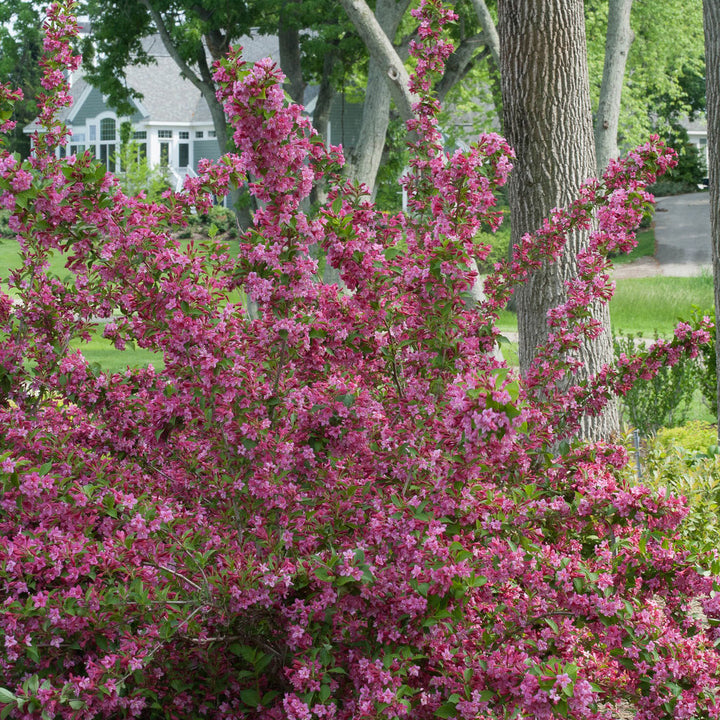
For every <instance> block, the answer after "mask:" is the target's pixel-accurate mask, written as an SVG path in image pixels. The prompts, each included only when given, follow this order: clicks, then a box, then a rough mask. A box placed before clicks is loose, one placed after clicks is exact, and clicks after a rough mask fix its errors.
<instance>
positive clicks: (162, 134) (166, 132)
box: [158, 130, 172, 138]
mask: <svg viewBox="0 0 720 720" xmlns="http://www.w3.org/2000/svg"><path fill="white" fill-rule="evenodd" d="M158 137H159V138H171V137H172V130H158Z"/></svg>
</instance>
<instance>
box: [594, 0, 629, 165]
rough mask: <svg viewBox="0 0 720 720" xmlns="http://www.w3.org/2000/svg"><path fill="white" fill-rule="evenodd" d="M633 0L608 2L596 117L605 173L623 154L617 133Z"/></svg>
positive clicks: (597, 147) (599, 159)
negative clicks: (603, 60)
mask: <svg viewBox="0 0 720 720" xmlns="http://www.w3.org/2000/svg"><path fill="white" fill-rule="evenodd" d="M632 3H633V0H609V4H608V27H607V34H606V36H605V64H604V66H603V77H602V84H601V86H600V102H599V104H598V111H597V115H596V117H595V154H596V156H597V174H598V176H600V175H602V173H603V172H604V170H605V168H606V167H607V166H608V163H609V162H610V160H611V159H613V158H616V157H617V156H618V154H619V151H618V144H617V135H618V121H619V118H620V98H621V95H622V89H623V81H624V78H625V65H626V64H627V58H628V53H629V52H630V45H632V41H633V31H632V30H631V28H630V10H631V8H632Z"/></svg>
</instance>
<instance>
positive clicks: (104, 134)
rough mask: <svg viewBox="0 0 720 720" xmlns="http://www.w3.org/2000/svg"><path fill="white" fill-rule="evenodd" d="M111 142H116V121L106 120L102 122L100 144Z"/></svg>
mask: <svg viewBox="0 0 720 720" xmlns="http://www.w3.org/2000/svg"><path fill="white" fill-rule="evenodd" d="M108 140H111V141H112V142H115V120H114V119H113V118H105V119H103V120H101V121H100V142H103V141H108Z"/></svg>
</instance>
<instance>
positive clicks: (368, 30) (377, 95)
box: [340, 0, 416, 193]
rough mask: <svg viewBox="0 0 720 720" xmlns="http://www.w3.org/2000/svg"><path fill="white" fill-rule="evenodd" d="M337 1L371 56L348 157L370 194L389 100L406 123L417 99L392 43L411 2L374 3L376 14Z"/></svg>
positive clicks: (361, 0) (354, 2) (347, 0)
mask: <svg viewBox="0 0 720 720" xmlns="http://www.w3.org/2000/svg"><path fill="white" fill-rule="evenodd" d="M340 2H341V4H342V6H343V8H345V12H346V13H347V14H348V17H349V18H350V20H351V22H352V23H353V25H354V26H355V29H356V30H357V31H358V34H359V35H360V37H361V38H362V40H363V42H364V43H365V46H366V47H367V48H368V51H369V53H370V63H369V66H368V82H367V88H366V91H365V103H364V106H363V117H362V124H361V127H360V135H359V138H358V142H357V146H356V149H355V151H354V152H353V154H352V157H351V158H349V162H348V174H349V175H350V176H351V177H352V178H353V179H355V180H357V181H358V182H361V183H365V184H366V185H367V186H368V188H369V189H370V191H371V193H372V191H373V189H374V186H375V178H376V176H377V171H378V168H379V167H380V161H381V160H382V152H383V148H384V147H385V136H386V135H387V128H388V124H389V122H390V101H391V100H394V101H395V106H396V107H397V108H398V112H399V113H400V115H401V117H402V118H403V120H408V119H409V118H411V117H412V115H413V111H412V105H413V103H414V102H415V100H416V98H415V97H413V95H412V93H411V92H410V90H409V88H408V84H409V81H410V78H409V76H408V73H407V70H405V66H404V65H403V63H402V61H401V59H400V57H399V56H398V54H397V51H396V50H395V48H394V47H393V44H392V41H391V38H394V37H395V33H396V32H397V29H398V26H399V24H400V21H401V20H402V17H403V15H404V14H405V11H406V10H407V8H408V6H409V4H410V1H409V0H399V1H396V0H377V4H376V6H375V14H373V12H372V10H370V8H369V7H368V5H367V3H366V2H365V0H340Z"/></svg>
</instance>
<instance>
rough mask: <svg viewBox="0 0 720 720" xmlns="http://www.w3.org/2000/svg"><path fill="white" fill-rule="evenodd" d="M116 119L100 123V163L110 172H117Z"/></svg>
mask: <svg viewBox="0 0 720 720" xmlns="http://www.w3.org/2000/svg"><path fill="white" fill-rule="evenodd" d="M115 149H116V146H115V119H114V118H103V119H102V120H101V121H100V161H101V162H102V163H103V164H104V165H105V167H106V168H107V169H108V170H109V171H110V172H115Z"/></svg>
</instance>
